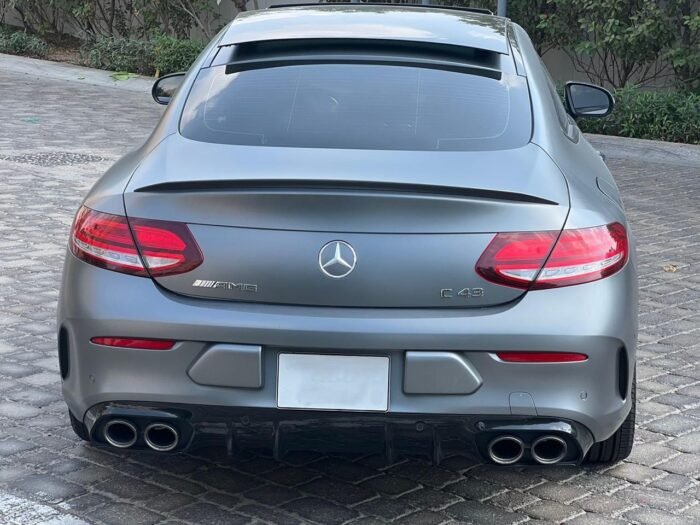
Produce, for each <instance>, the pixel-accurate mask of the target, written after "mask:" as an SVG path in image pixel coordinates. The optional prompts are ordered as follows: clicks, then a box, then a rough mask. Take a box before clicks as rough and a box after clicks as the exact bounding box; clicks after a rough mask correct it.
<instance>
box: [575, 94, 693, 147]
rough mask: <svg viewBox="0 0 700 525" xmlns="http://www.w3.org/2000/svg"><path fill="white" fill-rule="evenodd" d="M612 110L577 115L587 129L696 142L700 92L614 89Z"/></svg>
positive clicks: (581, 124)
mask: <svg viewBox="0 0 700 525" xmlns="http://www.w3.org/2000/svg"><path fill="white" fill-rule="evenodd" d="M615 101H616V106H615V111H613V112H612V114H611V115H609V116H608V117H605V118H602V119H581V120H580V121H579V126H580V127H581V130H582V131H585V132H588V133H600V134H603V135H620V136H623V137H634V138H638V139H653V140H665V141H669V142H687V143H690V144H700V93H692V92H688V91H679V92H663V91H641V90H639V89H635V88H624V89H618V90H617V91H616V92H615Z"/></svg>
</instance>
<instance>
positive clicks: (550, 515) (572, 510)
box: [522, 501, 581, 523]
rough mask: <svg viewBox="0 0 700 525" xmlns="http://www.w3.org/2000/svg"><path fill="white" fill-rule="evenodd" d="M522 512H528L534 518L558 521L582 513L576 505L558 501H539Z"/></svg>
mask: <svg viewBox="0 0 700 525" xmlns="http://www.w3.org/2000/svg"><path fill="white" fill-rule="evenodd" d="M522 512H525V513H527V515H528V516H532V517H533V518H537V519H542V520H548V521H554V522H557V523H561V522H562V521H565V520H568V519H570V518H573V517H574V516H576V515H577V514H580V513H581V511H580V510H579V509H577V508H576V507H572V506H571V505H564V504H563V503H557V502H556V501H538V502H537V503H533V504H532V505H529V506H528V507H527V508H525V509H523V510H522Z"/></svg>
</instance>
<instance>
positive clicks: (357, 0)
mask: <svg viewBox="0 0 700 525" xmlns="http://www.w3.org/2000/svg"><path fill="white" fill-rule="evenodd" d="M324 4H325V5H345V4H352V5H353V7H356V6H361V5H367V6H378V5H379V6H388V7H402V8H403V7H419V8H423V9H425V8H428V9H449V10H451V11H465V12H467V13H479V14H482V15H493V11H491V10H489V9H482V8H480V7H462V6H453V5H438V4H425V3H417V4H404V3H392V2H365V1H361V0H341V1H340V2H324V1H321V2H302V3H284V4H273V5H270V6H268V7H267V9H279V8H283V7H310V6H313V7H318V6H319V5H324Z"/></svg>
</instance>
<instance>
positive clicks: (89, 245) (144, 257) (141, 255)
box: [71, 207, 203, 277]
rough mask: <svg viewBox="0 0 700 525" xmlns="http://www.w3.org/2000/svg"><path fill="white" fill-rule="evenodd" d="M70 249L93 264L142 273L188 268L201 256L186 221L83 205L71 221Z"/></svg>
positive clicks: (158, 273) (171, 272)
mask: <svg viewBox="0 0 700 525" xmlns="http://www.w3.org/2000/svg"><path fill="white" fill-rule="evenodd" d="M71 250H72V252H73V254H74V255H75V256H76V257H78V258H79V259H82V260H84V261H86V262H88V263H90V264H93V265H95V266H99V267H101V268H106V269H108V270H113V271H116V272H122V273H129V274H131V275H139V276H142V277H146V276H148V275H149V274H150V275H151V276H153V277H162V276H166V275H176V274H180V273H185V272H189V271H190V270H193V269H194V268H196V267H197V266H199V265H200V264H202V260H203V259H202V253H201V252H200V250H199V246H197V243H196V241H195V240H194V238H193V237H192V233H191V232H190V230H189V228H188V227H187V225H186V224H181V223H177V222H169V221H156V220H151V219H128V220H127V218H126V217H122V216H120V215H111V214H108V213H101V212H97V211H94V210H91V209H90V208H86V207H83V208H81V209H80V211H79V212H78V215H77V216H76V218H75V222H74V223H73V232H72V235H71Z"/></svg>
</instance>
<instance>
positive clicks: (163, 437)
mask: <svg viewBox="0 0 700 525" xmlns="http://www.w3.org/2000/svg"><path fill="white" fill-rule="evenodd" d="M143 439H144V441H146V445H148V446H149V447H150V448H152V449H153V450H157V451H158V452H168V451H170V450H173V449H174V448H175V447H177V444H178V442H179V441H180V435H179V433H178V431H177V430H176V429H175V427H173V426H172V425H169V424H167V423H151V424H150V425H148V426H147V427H146V430H145V431H144V433H143Z"/></svg>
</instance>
